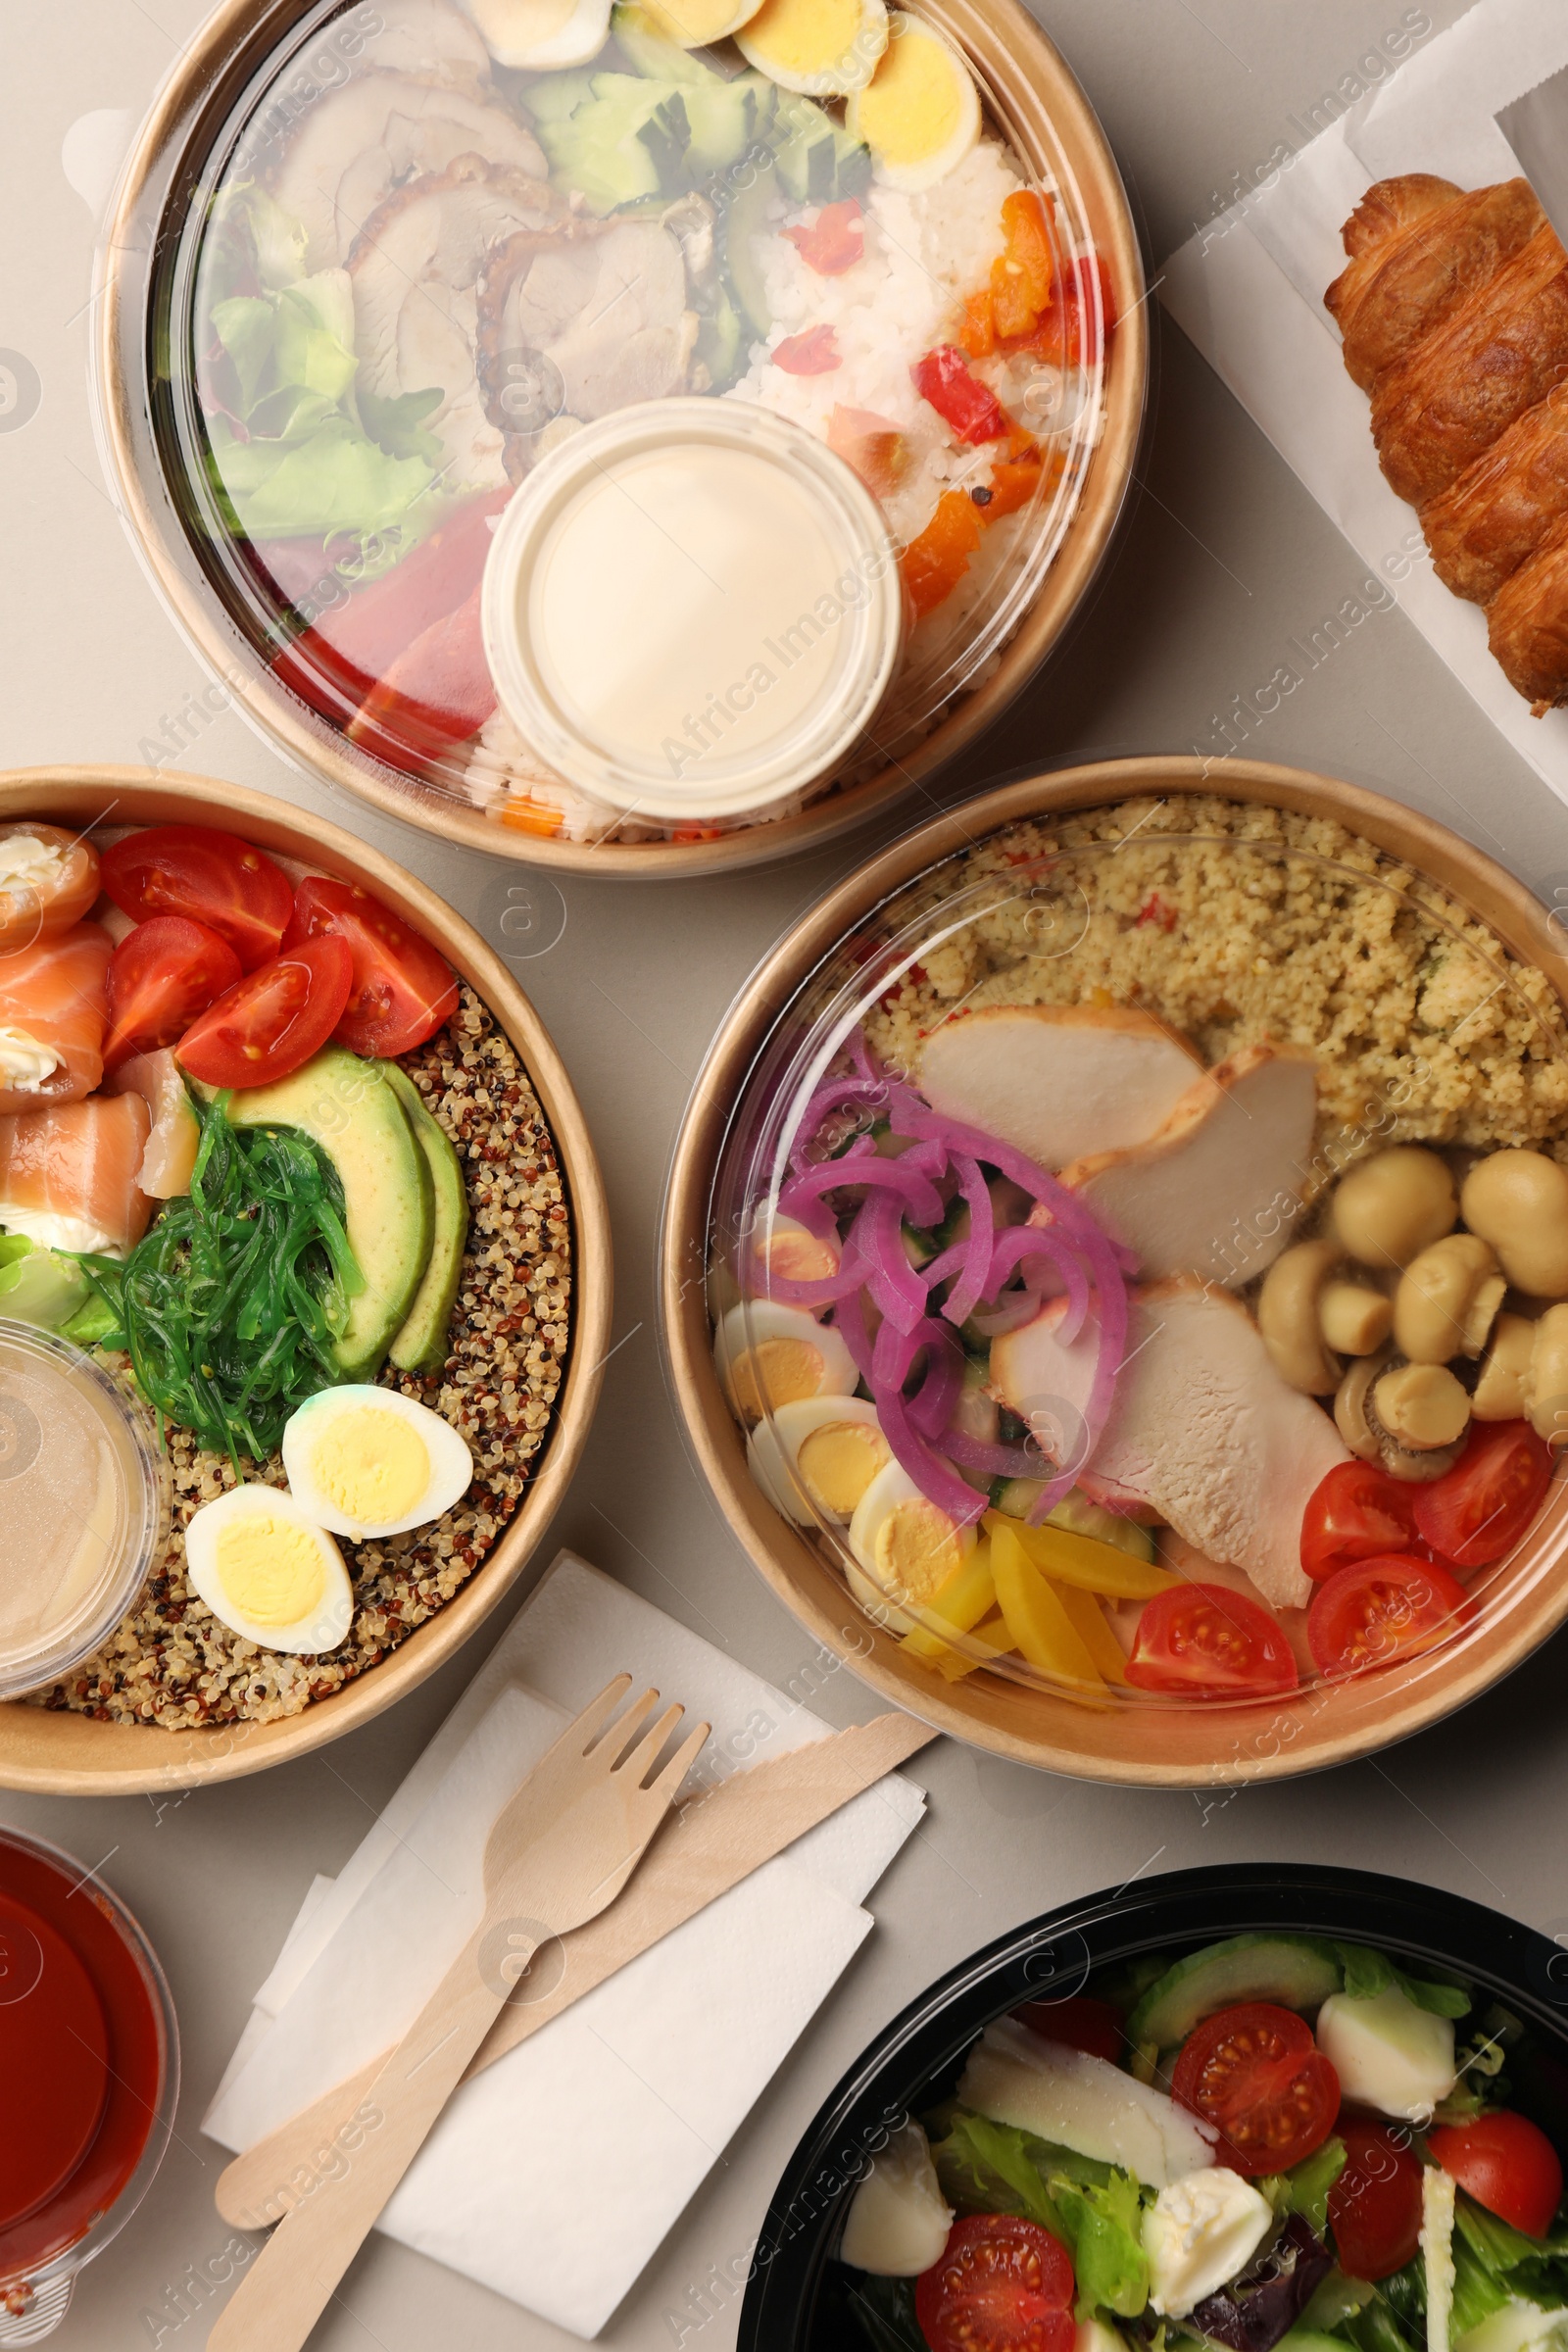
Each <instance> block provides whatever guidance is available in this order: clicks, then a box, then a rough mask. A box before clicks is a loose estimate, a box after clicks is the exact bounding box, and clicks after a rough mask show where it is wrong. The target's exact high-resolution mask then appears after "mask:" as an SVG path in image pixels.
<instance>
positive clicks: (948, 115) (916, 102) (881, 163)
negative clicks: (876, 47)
mask: <svg viewBox="0 0 1568 2352" xmlns="http://www.w3.org/2000/svg"><path fill="white" fill-rule="evenodd" d="M844 127H845V129H846V130H847V131H848V132H849V134H850V136H851V138H852V139H863V140H864V142H865V144H866V146H867V147H869V148H870V150H871V168H872V170H873V171H874V172H875V173H876V175H877V177H878V179H883V180H886V181H887V183H888V185H889V187H892V188H905V189H907V190H910V191H911V192H912V191H914V190H916V189H919V188H929V187H932V186H934V185H935V183H936V182H937V181H938V180H939V179H945V178H946V177H947V175H948V173H949V172H951V171H952V170H953V169H954V167H955V165H956V164H961V163H962V161H963V159H964V157H965V156H966V155H967V154H968V152H969V150H970V148H971V147H973V146H974V144H975V142H976V141H977V140H978V138H979V136H980V94H979V92H978V91H977V90H976V88H975V86H974V75H973V74H972V73H970V71H969V69H968V67H967V66H966V65H965V63H964V61H963V59H962V58H961V57H960V56H959V55H958V52H957V51H956V49H955V48H954V47H953V45H952V43H951V42H950V41H945V40H944V39H943V38H942V35H941V34H940V33H939V32H934V31H933V30H932V28H931V26H930V25H925V24H922V23H921V21H920V20H919V18H918V17H909V16H906V15H905V14H904V13H903V11H902V10H898V9H896V10H895V11H894V12H893V15H892V17H891V18H890V20H889V23H888V43H887V47H886V48H885V49H884V50H883V52H882V55H881V57H880V58H879V59H878V61H877V68H876V72H875V73H873V74H872V75H871V78H870V80H869V81H868V82H867V83H866V85H865V87H864V88H863V89H858V90H856V91H855V92H854V93H853V94H852V96H851V98H850V103H849V105H848V107H847V108H846V109H845V116H844Z"/></svg>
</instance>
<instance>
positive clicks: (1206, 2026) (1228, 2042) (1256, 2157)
mask: <svg viewBox="0 0 1568 2352" xmlns="http://www.w3.org/2000/svg"><path fill="white" fill-rule="evenodd" d="M1171 2096H1172V2097H1173V2098H1174V2099H1175V2101H1176V2104H1177V2106H1178V2107H1185V2108H1186V2109H1187V2110H1188V2112H1189V2114H1192V2115H1200V2116H1201V2117H1202V2118H1203V2120H1204V2122H1205V2123H1210V2124H1213V2125H1215V2126H1216V2127H1217V2128H1218V2130H1219V2131H1220V2133H1221V2136H1222V2145H1221V2148H1220V2151H1219V2154H1220V2162H1221V2163H1222V2164H1228V2165H1229V2166H1230V2168H1231V2170H1232V2172H1236V2173H1241V2174H1243V2175H1244V2176H1245V2177H1246V2178H1247V2179H1249V2180H1250V2179H1252V2178H1253V2177H1254V2176H1256V2175H1257V2174H1260V2173H1283V2172H1284V2171H1285V2170H1286V2169H1287V2167H1288V2166H1290V2165H1293V2164H1299V2163H1300V2161H1301V2159H1302V2157H1303V2156H1310V2155H1311V2153H1312V2150H1313V2149H1314V2148H1320V2147H1321V2146H1322V2145H1323V2142H1324V2141H1325V2140H1326V2139H1327V2137H1328V2135H1329V2133H1330V2132H1331V2131H1333V2129H1334V2119H1335V2117H1336V2116H1337V2115H1338V2114H1339V2112H1340V2078H1339V2076H1338V2075H1337V2074H1336V2073H1335V2071H1334V2069H1333V2067H1332V2066H1331V2065H1330V2064H1329V2061H1328V2060H1327V2059H1326V2058H1325V2057H1324V2055H1323V2053H1322V2051H1321V2050H1320V2049H1319V2048H1318V2046H1317V2044H1316V2043H1315V2042H1314V2040H1313V2039H1312V2030H1311V2028H1310V2026H1308V2025H1307V2024H1306V2023H1305V2022H1304V2020H1303V2019H1301V2018H1299V2017H1298V2016H1297V2014H1296V2012H1295V2011H1294V2009H1279V2008H1276V2007H1275V2005H1274V2003H1273V2002H1272V2001H1243V2002H1241V2003H1240V2004H1239V2006H1238V2007H1236V2008H1234V2009H1221V2010H1220V2011H1219V2012H1218V2014H1217V2015H1216V2016H1214V2017H1206V2018H1204V2020H1203V2022H1202V2024H1201V2026H1198V2027H1196V2028H1195V2029H1194V2031H1193V2032H1192V2033H1191V2034H1188V2036H1187V2039H1186V2040H1185V2041H1184V2042H1183V2043H1182V2046H1181V2054H1180V2056H1179V2057H1178V2058H1177V2060H1176V2071H1175V2073H1174V2075H1173V2076H1172V2078H1171Z"/></svg>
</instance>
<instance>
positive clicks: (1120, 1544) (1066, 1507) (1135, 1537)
mask: <svg viewBox="0 0 1568 2352" xmlns="http://www.w3.org/2000/svg"><path fill="white" fill-rule="evenodd" d="M1044 1492H1045V1481H1044V1480H1043V1479H1039V1478H999V1479H998V1480H997V1482H996V1484H995V1486H994V1487H993V1488H992V1490H991V1496H992V1500H993V1502H994V1503H995V1505H996V1507H997V1509H998V1510H999V1511H1005V1513H1006V1514H1007V1517H1008V1518H1009V1519H1027V1518H1028V1516H1029V1513H1030V1512H1031V1511H1032V1510H1033V1508H1034V1506H1035V1503H1036V1501H1037V1500H1038V1499H1039V1497H1040V1495H1042V1494H1044ZM1046 1525H1047V1526H1048V1527H1064V1528H1066V1529H1067V1531H1068V1533H1069V1534H1071V1535H1074V1536H1093V1537H1094V1538H1095V1540H1096V1541H1097V1542H1098V1543H1101V1544H1115V1546H1116V1549H1117V1550H1118V1551H1124V1552H1126V1554H1127V1556H1128V1558H1129V1559H1133V1560H1151V1561H1152V1559H1153V1558H1154V1556H1155V1555H1154V1535H1153V1530H1152V1528H1148V1527H1141V1526H1140V1525H1139V1523H1138V1521H1137V1520H1136V1519H1124V1518H1123V1517H1122V1515H1121V1513H1120V1512H1119V1511H1107V1510H1106V1509H1105V1508H1104V1507H1103V1504H1101V1503H1098V1502H1091V1501H1090V1499H1089V1497H1088V1495H1080V1494H1079V1493H1078V1490H1077V1489H1076V1487H1075V1488H1074V1489H1073V1491H1072V1493H1071V1494H1070V1495H1063V1496H1062V1498H1061V1500H1060V1502H1058V1503H1057V1505H1056V1507H1055V1509H1054V1511H1053V1512H1052V1513H1051V1516H1050V1517H1049V1519H1048V1520H1047V1521H1046Z"/></svg>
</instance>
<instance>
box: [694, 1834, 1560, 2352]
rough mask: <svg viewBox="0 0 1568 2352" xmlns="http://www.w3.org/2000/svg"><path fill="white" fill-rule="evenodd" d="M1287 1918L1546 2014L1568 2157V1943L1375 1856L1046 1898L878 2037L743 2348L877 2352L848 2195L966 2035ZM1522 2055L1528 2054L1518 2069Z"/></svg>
mask: <svg viewBox="0 0 1568 2352" xmlns="http://www.w3.org/2000/svg"><path fill="white" fill-rule="evenodd" d="M1259 1928H1274V1929H1279V1930H1281V1931H1284V1932H1287V1933H1293V1934H1297V1935H1317V1936H1342V1937H1345V1938H1346V1939H1348V1940H1353V1941H1354V1942H1356V1943H1370V1944H1377V1945H1381V1946H1382V1947H1383V1948H1384V1949H1386V1950H1387V1951H1388V1952H1390V1953H1391V1954H1392V1955H1393V1956H1395V1957H1396V1958H1397V1959H1399V1960H1401V1961H1408V1962H1410V1963H1411V1964H1412V1966H1413V1967H1414V1968H1415V1971H1416V1973H1417V1974H1419V1973H1420V1971H1421V1966H1422V1964H1425V1965H1426V1966H1427V1967H1428V1968H1429V1969H1435V1970H1438V1971H1439V1972H1440V1973H1441V1972H1446V1971H1450V1970H1451V1971H1453V1972H1456V1973H1457V1974H1458V1975H1460V1976H1463V1977H1467V1978H1472V1979H1473V1980H1474V1981H1475V1984H1476V1985H1477V1988H1478V1990H1484V1991H1486V1992H1488V1993H1491V1994H1492V1995H1493V1996H1494V1997H1495V1998H1497V1999H1500V2000H1502V2001H1503V2002H1505V2003H1506V2005H1507V2006H1508V2007H1509V2008H1510V2009H1512V2010H1513V2011H1514V2013H1515V2014H1516V2015H1517V2016H1519V2017H1521V2018H1522V2019H1523V2020H1524V2021H1525V2023H1526V2024H1527V2025H1528V2026H1530V2027H1533V2028H1534V2029H1535V2033H1534V2034H1533V2036H1532V2041H1533V2044H1534V2046H1533V2048H1532V2051H1531V2063H1530V2068H1529V2080H1528V2081H1525V2080H1522V2079H1516V2081H1515V2093H1514V2098H1513V2102H1512V2103H1513V2104H1514V2105H1515V2106H1518V2107H1521V2108H1524V2109H1527V2110H1528V2112H1529V2113H1531V2114H1532V2115H1533V2117H1534V2119H1535V2121H1536V2122H1537V2123H1539V2124H1540V2125H1541V2126H1542V2128H1543V2130H1544V2131H1546V2132H1547V2133H1548V2134H1549V2135H1550V2136H1551V2138H1552V2139H1553V2140H1555V2141H1556V2143H1557V2146H1558V2150H1559V2153H1564V2154H1568V1950H1565V1949H1564V1948H1563V1947H1562V1946H1561V1945H1559V1944H1556V1943H1553V1942H1552V1941H1551V1940H1550V1939H1549V1938H1548V1937H1546V1936H1542V1935H1538V1934H1537V1932H1536V1930H1535V1929H1534V1928H1526V1927H1521V1926H1520V1925H1519V1924H1518V1923H1517V1921H1514V1920H1511V1919H1505V1918H1504V1917H1503V1916H1502V1914H1501V1913H1500V1912H1498V1911H1489V1910H1487V1909H1485V1908H1484V1906H1483V1905H1481V1904H1480V1903H1469V1902H1466V1901H1464V1900H1463V1898H1462V1897H1461V1896H1459V1895H1456V1894H1447V1893H1445V1892H1444V1890H1443V1889H1442V1888H1441V1887H1417V1886H1414V1885H1412V1884H1411V1883H1410V1881H1408V1880H1406V1879H1385V1878H1375V1877H1373V1876H1371V1875H1370V1874H1369V1873H1366V1872H1362V1871H1348V1870H1319V1869H1313V1868H1309V1867H1307V1866H1305V1865H1301V1866H1299V1867H1285V1866H1283V1865H1281V1866H1276V1865H1274V1864H1272V1863H1251V1864H1245V1865H1241V1866H1238V1867H1236V1868H1234V1869H1221V1870H1183V1871H1175V1872H1172V1873H1171V1874H1170V1875H1169V1876H1168V1877H1165V1878H1159V1879H1144V1880H1140V1881H1139V1882H1138V1884H1137V1885H1136V1886H1134V1887H1122V1888H1116V1889H1114V1890H1112V1891H1110V1892H1107V1893H1103V1894H1094V1895H1089V1896H1087V1897H1085V1898H1084V1899H1083V1900H1081V1901H1079V1902H1074V1903H1067V1904H1064V1905H1063V1906H1062V1907H1061V1909H1060V1910H1057V1911H1048V1912H1046V1913H1045V1914H1044V1916H1043V1917H1042V1918H1040V1919H1035V1920H1031V1921H1030V1922H1029V1923H1028V1925H1027V1926H1025V1927H1021V1928H1015V1929H1014V1930H1013V1931H1012V1933H1011V1934H1010V1935H1007V1936H1001V1937H999V1938H998V1940H997V1941H996V1942H995V1943H992V1944H988V1945H987V1947H986V1949H985V1950H984V1951H983V1952H976V1953H975V1955H974V1957H973V1958H972V1959H969V1960H964V1961H961V1962H960V1963H959V1965H958V1966H957V1967H956V1968H954V1969H950V1970H949V1972H948V1974H947V1975H946V1976H945V1977H943V1978H942V1979H941V1980H940V1982H939V1983H938V1984H936V1985H932V1986H931V1988H930V1990H929V1991H928V1992H924V1993H922V1994H921V1996H920V1998H919V1999H918V2000H917V2001H912V2002H911V2003H910V2004H909V2006H908V2008H907V2009H906V2010H905V2011H904V2012H903V2014H902V2015H901V2016H899V2017H896V2018H895V2019H894V2020H893V2022H892V2024H891V2025H890V2026H888V2027H887V2028H886V2029H885V2031H884V2032H883V2033H882V2034H879V2035H878V2036H877V2038H876V2040H875V2041H874V2042H872V2044H871V2045H870V2047H869V2049H867V2050H866V2051H865V2053H864V2054H863V2056H862V2057H861V2058H860V2059H859V2060H858V2063H857V2064H856V2065H855V2066H853V2067H852V2068H851V2070H850V2072H849V2073H848V2074H847V2075H846V2076H845V2077H844V2079H843V2081H842V2082H840V2083H839V2084H838V2086H837V2087H836V2089H835V2090H834V2091H833V2092H832V2094H831V2095H830V2096H829V2098H828V2099H827V2100H826V2101H825V2102H824V2104H823V2106H822V2107H821V2109H820V2110H819V2112H818V2113H817V2115H816V2117H815V2118H814V2120H813V2122H812V2123H811V2125H810V2127H809V2130H808V2131H807V2133H806V2136H805V2137H804V2138H803V2139H802V2141H801V2143H800V2145H799V2147H798V2148H797V2149H796V2151H795V2153H794V2155H793V2156H792V2157H791V2159H790V2161H789V2164H788V2165H787V2166H786V2168H785V2171H784V2176H783V2179H782V2180H780V2182H779V2185H778V2188H777V2190H776V2192H775V2194H774V2197H773V2201H772V2203H771V2205H769V2207H768V2209H767V2215H766V2219H765V2220H764V2221H763V2224H762V2228H761V2231H760V2236H759V2239H758V2245H757V2253H756V2256H755V2258H754V2260H753V2264H752V2272H751V2279H750V2283H749V2285H748V2287H747V2291H746V2299H745V2302H744V2304H743V2306H742V2309H741V2321H740V2334H739V2341H738V2352H865V2341H866V2339H865V2337H864V2335H863V2334H862V2332H861V2330H860V2328H859V2327H858V2323H857V2322H856V2320H855V2318H854V2316H853V2314H852V2313H851V2311H850V2310H849V2308H848V2304H847V2300H846V2297H845V2291H844V2289H845V2283H846V2280H847V2278H848V2274H847V2273H846V2272H844V2271H843V2270H842V2269H841V2268H840V2267H839V2265H838V2263H837V2262H836V2261H835V2260H834V2259H833V2256H834V2249H835V2248H836V2246H837V2244H838V2240H839V2234H840V2231H841V2230H842V2229H843V2226H844V2220H845V2216H846V2214H847V2213H848V2210H849V2205H850V2200H851V2197H852V2196H853V2194H854V2191H855V2187H856V2184H857V2182H858V2180H859V2179H860V2177H861V2176H862V2175H863V2173H864V2172H865V2170H866V2168H867V2165H868V2163H869V2161H870V2156H871V2154H872V2153H873V2152H874V2150H875V2149H876V2148H877V2147H879V2146H880V2145H881V2143H882V2139H883V2137H884V2135H885V2133H886V2131H888V2130H889V2129H890V2128H891V2127H893V2126H894V2125H896V2124H897V2123H899V2122H900V2121H902V2119H903V2118H904V2117H905V2116H906V2115H907V2114H909V2113H910V2112H911V2111H914V2112H918V2111H919V2110H920V2109H921V2108H922V2107H930V2106H934V2105H935V2104H936V2103H937V2102H938V2101H939V2100H941V2099H943V2098H945V2097H947V2096H948V2095H950V2094H951V2092H952V2090H953V2088H954V2085H955V2084H956V2081H957V2077H958V2075H959V2073H960V2072H961V2071H962V2066H963V2061H964V2059H965V2057H966V2056H967V2054H968V2050H969V2047H970V2044H971V2043H972V2042H973V2041H974V2040H975V2038H976V2036H977V2035H978V2034H980V2032H981V2030H982V2029H983V2028H984V2027H986V2026H988V2025H989V2024H990V2023H991V2021H992V2019H993V2018H996V2017H1001V2016H1003V2015H1005V2012H1006V2011H1007V2010H1009V2009H1015V2008H1017V2007H1018V2006H1019V2005H1020V2004H1021V2003H1022V2002H1025V2001H1038V2000H1050V1999H1051V1998H1053V1997H1055V1998H1057V1999H1065V1998H1067V1997H1068V1996H1069V1995H1070V1994H1072V1993H1074V1992H1077V1991H1079V1990H1080V1989H1081V1988H1082V1986H1083V1985H1084V1983H1085V1981H1086V1980H1087V1978H1088V1977H1089V1976H1090V1974H1091V1973H1092V1972H1093V1971H1094V1970H1097V1969H1102V1968H1104V1967H1106V1966H1107V1965H1109V1964H1110V1963H1112V1962H1114V1961H1120V1960H1128V1959H1132V1958H1134V1957H1135V1956H1136V1955H1137V1954H1139V1953H1140V1952H1147V1951H1155V1950H1161V1949H1163V1948H1165V1947H1166V1946H1169V1947H1170V1948H1171V1949H1172V1950H1177V1949H1180V1948H1181V1947H1183V1946H1184V1945H1192V1944H1197V1943H1201V1942H1204V1941H1206V1940H1208V1939H1209V1938H1217V1937H1219V1936H1240V1935H1246V1934H1248V1933H1250V1931H1252V1930H1254V1929H1259ZM1524 2072H1525V2070H1524V2069H1521V2070H1520V2074H1521V2077H1522V2076H1523V2074H1524Z"/></svg>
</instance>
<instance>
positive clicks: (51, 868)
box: [0, 833, 66, 897]
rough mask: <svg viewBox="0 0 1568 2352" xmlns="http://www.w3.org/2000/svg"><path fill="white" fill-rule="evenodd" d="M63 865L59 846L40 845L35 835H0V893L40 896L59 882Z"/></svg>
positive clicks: (52, 842) (55, 844)
mask: <svg viewBox="0 0 1568 2352" xmlns="http://www.w3.org/2000/svg"><path fill="white" fill-rule="evenodd" d="M65 863H66V861H65V858H63V857H62V856H61V854H60V845H59V843H58V842H54V841H40V840H39V838H38V836H37V834H36V833H6V834H0V893H4V894H7V895H9V896H12V897H21V896H23V895H24V894H25V893H28V892H36V893H38V894H39V895H40V896H41V895H42V893H43V891H44V889H45V887H50V888H52V887H53V886H54V885H55V884H57V883H58V882H59V880H60V877H61V875H62V873H63V872H64V870H65Z"/></svg>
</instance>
